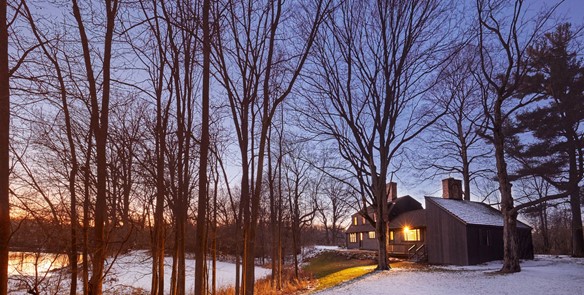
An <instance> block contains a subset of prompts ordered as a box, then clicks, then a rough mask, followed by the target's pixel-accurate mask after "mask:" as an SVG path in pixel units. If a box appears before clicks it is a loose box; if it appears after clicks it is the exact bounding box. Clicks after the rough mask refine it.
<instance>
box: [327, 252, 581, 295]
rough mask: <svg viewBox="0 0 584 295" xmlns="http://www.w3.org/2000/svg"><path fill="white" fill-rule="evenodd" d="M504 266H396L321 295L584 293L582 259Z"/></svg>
mask: <svg viewBox="0 0 584 295" xmlns="http://www.w3.org/2000/svg"><path fill="white" fill-rule="evenodd" d="M501 265H502V262H501V261H498V262H491V263H487V264H483V265H478V266H464V267H459V266H431V267H428V268H426V269H412V268H402V269H399V268H394V269H392V270H391V271H388V272H381V273H373V274H371V275H368V276H365V277H364V278H361V279H357V280H355V281H353V282H349V283H346V284H343V285H341V286H338V287H335V288H332V289H329V290H324V291H322V292H319V293H317V294H319V295H338V294H367V295H375V294H392V295H399V294H435V295H440V294H448V295H453V294H510V295H521V294H530V295H531V294H584V259H582V258H570V257H567V256H542V255H538V256H536V259H535V260H531V261H529V260H528V261H524V262H522V264H521V267H522V271H521V272H519V273H514V274H505V275H503V274H495V273H493V272H495V271H497V270H499V269H500V268H501Z"/></svg>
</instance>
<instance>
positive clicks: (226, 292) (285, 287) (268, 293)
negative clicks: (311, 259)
mask: <svg viewBox="0 0 584 295" xmlns="http://www.w3.org/2000/svg"><path fill="white" fill-rule="evenodd" d="M298 277H299V279H296V278H295V277H294V269H284V272H283V273H282V289H281V290H277V289H276V288H275V287H272V286H271V282H270V280H271V276H267V277H265V278H262V279H259V280H257V281H256V282H255V286H254V294H261V295H284V294H286V295H288V294H298V293H300V292H301V291H306V290H307V289H308V288H309V287H310V285H311V283H312V282H313V281H312V279H311V278H310V277H309V276H308V275H306V274H305V273H302V271H301V273H300V274H299V276H298ZM217 295H235V288H234V287H233V286H231V287H229V288H223V289H220V290H218V291H217Z"/></svg>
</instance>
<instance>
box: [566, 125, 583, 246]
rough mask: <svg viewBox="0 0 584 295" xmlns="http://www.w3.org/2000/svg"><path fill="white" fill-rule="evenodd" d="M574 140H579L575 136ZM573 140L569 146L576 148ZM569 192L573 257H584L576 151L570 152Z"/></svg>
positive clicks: (579, 178)
mask: <svg viewBox="0 0 584 295" xmlns="http://www.w3.org/2000/svg"><path fill="white" fill-rule="evenodd" d="M572 138H578V137H577V136H574V137H572ZM572 142H573V140H571V139H569V140H568V145H570V144H571V146H576V144H574V143H572ZM568 157H569V162H570V165H569V166H570V167H569V169H570V170H569V175H570V178H569V183H568V185H569V188H568V189H569V191H570V210H571V211H572V226H571V228H572V256H573V257H584V232H583V230H582V205H581V199H580V187H579V185H578V183H579V182H580V180H581V179H582V176H581V175H582V174H581V173H582V171H580V173H578V160H577V155H576V150H574V149H570V151H569V155H568Z"/></svg>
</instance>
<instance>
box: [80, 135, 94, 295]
mask: <svg viewBox="0 0 584 295" xmlns="http://www.w3.org/2000/svg"><path fill="white" fill-rule="evenodd" d="M92 138H93V134H92V130H91V128H90V130H89V133H88V134H87V151H86V154H85V165H84V169H85V170H84V171H83V178H84V179H83V189H84V194H83V249H82V255H83V294H84V295H87V294H89V263H90V261H89V206H90V195H89V192H90V183H89V177H90V175H91V168H90V164H91V151H92V150H93V144H92V143H93V139H92Z"/></svg>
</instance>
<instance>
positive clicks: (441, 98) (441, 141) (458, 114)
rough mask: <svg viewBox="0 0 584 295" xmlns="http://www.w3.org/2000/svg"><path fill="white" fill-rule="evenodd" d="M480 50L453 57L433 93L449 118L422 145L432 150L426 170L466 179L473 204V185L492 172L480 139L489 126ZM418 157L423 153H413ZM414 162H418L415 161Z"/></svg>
mask: <svg viewBox="0 0 584 295" xmlns="http://www.w3.org/2000/svg"><path fill="white" fill-rule="evenodd" d="M478 63H479V60H478V56H477V55H476V47H474V46H470V45H466V46H464V47H463V48H462V50H460V51H458V52H457V54H455V55H454V56H453V60H452V62H451V63H449V64H448V65H447V67H446V68H445V69H444V71H443V73H442V77H441V79H440V81H439V82H438V84H437V87H436V89H435V90H434V91H433V92H434V94H433V96H435V97H436V103H437V104H438V105H440V106H441V107H444V108H448V111H447V113H446V115H445V116H443V117H442V118H440V120H438V121H437V122H436V124H435V125H434V126H432V127H431V128H429V129H428V138H429V139H428V140H427V141H424V142H422V143H421V144H422V145H424V146H428V148H430V149H431V152H430V154H431V155H432V156H431V157H428V159H427V160H424V161H422V164H421V165H422V169H423V170H430V171H432V172H433V173H434V174H451V173H456V174H460V175H462V182H463V186H464V199H465V200H468V201H470V198H471V183H472V182H473V181H474V180H475V178H477V177H486V174H487V173H488V172H491V171H492V170H491V169H488V168H487V167H489V165H487V164H488V163H485V162H486V158H487V157H488V156H490V154H491V149H490V148H489V145H488V144H485V143H484V140H483V138H482V137H481V136H480V134H481V129H482V128H483V125H484V124H485V115H484V113H483V111H482V107H481V106H482V104H481V96H480V85H479V83H478V81H477V80H476V78H475V73H477V71H478ZM413 153H414V156H417V155H419V154H420V153H419V150H416V151H413ZM412 162H416V160H415V159H412Z"/></svg>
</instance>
